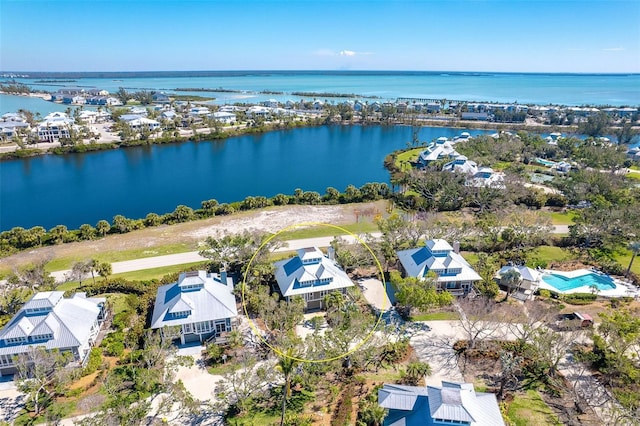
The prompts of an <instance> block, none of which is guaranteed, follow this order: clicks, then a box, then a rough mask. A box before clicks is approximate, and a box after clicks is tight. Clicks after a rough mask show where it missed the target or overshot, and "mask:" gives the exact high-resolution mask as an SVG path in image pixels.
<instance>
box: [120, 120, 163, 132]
mask: <svg viewBox="0 0 640 426" xmlns="http://www.w3.org/2000/svg"><path fill="white" fill-rule="evenodd" d="M127 123H128V124H129V126H131V129H133V130H137V131H142V130H148V131H150V132H154V131H156V130H158V129H159V128H160V123H158V122H157V121H156V120H151V119H150V118H146V117H140V118H136V119H133V120H129V121H127Z"/></svg>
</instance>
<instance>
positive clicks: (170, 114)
mask: <svg viewBox="0 0 640 426" xmlns="http://www.w3.org/2000/svg"><path fill="white" fill-rule="evenodd" d="M176 117H178V114H176V112H175V111H174V110H168V111H162V112H161V113H160V118H161V119H162V120H165V121H173V120H174V119H175V118H176Z"/></svg>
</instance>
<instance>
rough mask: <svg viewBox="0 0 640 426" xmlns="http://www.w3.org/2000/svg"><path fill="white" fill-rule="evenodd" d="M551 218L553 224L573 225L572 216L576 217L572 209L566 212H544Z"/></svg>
mask: <svg viewBox="0 0 640 426" xmlns="http://www.w3.org/2000/svg"><path fill="white" fill-rule="evenodd" d="M546 214H547V215H548V216H549V217H550V218H551V223H552V224H554V225H573V218H574V217H576V213H575V212H574V211H571V210H570V211H566V212H548V213H546Z"/></svg>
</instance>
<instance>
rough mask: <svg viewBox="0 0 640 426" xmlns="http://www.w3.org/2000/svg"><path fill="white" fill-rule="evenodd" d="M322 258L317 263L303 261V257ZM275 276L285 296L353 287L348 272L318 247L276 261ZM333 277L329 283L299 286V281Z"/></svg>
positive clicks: (309, 258)
mask: <svg viewBox="0 0 640 426" xmlns="http://www.w3.org/2000/svg"><path fill="white" fill-rule="evenodd" d="M318 258H319V259H320V260H319V262H317V263H306V264H305V263H303V259H305V260H311V259H318ZM274 266H275V269H276V272H275V277H276V281H277V282H278V287H280V293H281V294H282V295H283V296H284V297H290V296H296V295H302V294H306V293H313V292H316V291H332V290H338V289H341V288H347V287H352V286H353V282H352V281H351V280H350V279H349V276H348V275H347V273H346V272H344V271H343V270H342V268H340V266H339V265H338V264H337V263H336V262H335V261H333V260H331V259H329V258H328V257H326V256H325V255H324V254H323V253H322V251H320V250H319V249H318V248H317V247H312V248H306V249H300V250H298V256H296V257H293V258H291V259H287V260H281V261H279V262H276V263H274ZM321 279H331V281H330V282H329V283H317V284H313V285H308V286H304V287H302V286H301V287H298V286H297V283H300V282H305V281H316V280H321Z"/></svg>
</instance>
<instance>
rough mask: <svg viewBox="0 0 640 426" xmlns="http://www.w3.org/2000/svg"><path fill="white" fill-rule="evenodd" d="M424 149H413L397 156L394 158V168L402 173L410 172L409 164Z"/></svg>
mask: <svg viewBox="0 0 640 426" xmlns="http://www.w3.org/2000/svg"><path fill="white" fill-rule="evenodd" d="M424 149H425V148H424V147H421V148H415V149H410V150H408V151H405V152H403V153H401V154H398V156H397V157H396V166H397V167H398V168H399V169H400V170H402V171H407V170H411V164H410V163H409V162H410V161H415V160H416V159H417V158H418V156H419V155H420V153H421V152H422V151H424Z"/></svg>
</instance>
